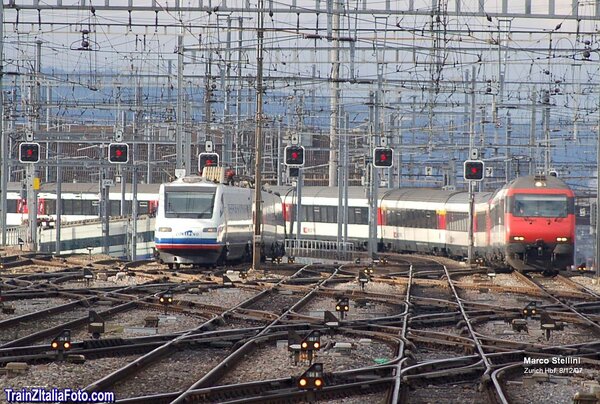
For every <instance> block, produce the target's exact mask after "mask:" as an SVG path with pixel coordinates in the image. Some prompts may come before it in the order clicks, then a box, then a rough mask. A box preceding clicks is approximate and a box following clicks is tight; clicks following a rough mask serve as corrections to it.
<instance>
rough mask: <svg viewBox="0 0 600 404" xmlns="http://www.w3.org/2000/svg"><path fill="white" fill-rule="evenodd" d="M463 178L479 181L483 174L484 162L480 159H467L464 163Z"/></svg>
mask: <svg viewBox="0 0 600 404" xmlns="http://www.w3.org/2000/svg"><path fill="white" fill-rule="evenodd" d="M464 169H465V170H464V178H465V180H467V181H481V180H483V177H484V174H485V164H484V163H483V161H481V160H467V161H465V164H464Z"/></svg>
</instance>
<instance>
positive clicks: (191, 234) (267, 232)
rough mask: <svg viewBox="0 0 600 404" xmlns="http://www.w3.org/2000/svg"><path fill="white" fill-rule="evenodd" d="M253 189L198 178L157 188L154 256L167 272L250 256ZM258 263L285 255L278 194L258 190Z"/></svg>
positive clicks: (183, 179) (246, 258)
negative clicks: (260, 203)
mask: <svg viewBox="0 0 600 404" xmlns="http://www.w3.org/2000/svg"><path fill="white" fill-rule="evenodd" d="M253 201H254V189H252V188H247V187H238V186H233V185H227V184H224V183H221V182H218V183H216V182H214V181H210V180H207V179H204V178H203V177H199V176H188V177H184V178H180V179H178V180H176V181H174V182H172V183H169V184H163V185H161V186H160V190H159V197H158V210H157V214H156V227H155V228H156V231H155V235H154V240H155V248H156V251H155V258H156V259H157V260H158V261H159V262H161V263H164V264H167V265H168V266H169V268H173V267H175V268H179V267H180V265H182V264H183V265H192V266H201V265H222V264H224V263H225V262H228V261H245V260H250V258H251V257H252V240H253V234H254V227H253V224H252V217H253V215H254V209H253ZM262 201H263V204H262V221H261V259H265V258H271V259H273V258H278V257H282V256H283V255H284V253H285V250H284V245H285V233H284V232H285V226H284V221H283V213H282V204H281V199H280V198H279V196H277V195H276V194H273V193H269V192H266V191H263V192H262Z"/></svg>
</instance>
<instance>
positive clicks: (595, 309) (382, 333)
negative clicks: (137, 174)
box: [0, 255, 600, 403]
mask: <svg viewBox="0 0 600 404" xmlns="http://www.w3.org/2000/svg"><path fill="white" fill-rule="evenodd" d="M386 258H387V259H386V260H381V261H379V262H375V263H373V264H370V265H365V264H360V263H358V264H356V263H352V264H343V265H323V264H312V265H305V266H301V265H274V264H273V265H268V266H267V267H266V270H265V271H259V272H260V273H250V274H248V277H247V278H246V279H241V280H239V281H237V280H236V281H234V282H233V284H229V282H224V280H225V278H223V277H222V275H223V274H225V272H226V270H227V269H232V268H221V269H217V271H204V272H188V271H178V272H168V271H164V270H163V269H162V268H160V267H158V266H156V265H154V264H152V263H122V262H116V261H89V260H86V261H87V263H83V265H82V262H77V261H76V259H73V260H71V261H70V260H69V259H68V258H67V259H65V258H61V259H58V260H56V259H51V258H47V257H46V258H43V259H42V258H40V257H33V260H32V258H31V257H29V258H27V259H13V260H7V262H10V263H11V265H10V268H9V270H3V271H2V272H0V274H1V278H0V281H1V283H0V286H1V287H2V296H3V306H4V305H6V306H10V307H12V308H14V312H13V313H2V314H1V315H0V329H2V330H3V334H2V335H3V337H2V338H4V339H5V340H4V342H3V345H2V346H0V382H2V383H3V385H7V386H12V387H14V388H20V387H23V386H26V385H31V383H35V384H36V385H42V386H48V387H59V388H66V387H69V388H84V389H85V390H86V391H88V392H92V391H112V392H115V393H116V397H117V402H123V403H138V402H139V403H141V402H144V403H162V402H189V401H193V402H230V403H236V402H240V403H241V402H281V401H289V402H301V401H319V400H321V401H325V400H327V401H328V402H334V403H335V402H338V401H339V402H344V403H348V402H350V403H352V402H356V403H359V402H364V401H365V400H369V401H375V402H390V403H391V402H394V403H395V402H422V401H423V400H426V399H429V400H435V399H437V400H441V401H444V402H452V400H451V399H450V397H453V400H454V402H468V401H473V402H499V403H508V402H525V401H524V399H523V397H524V393H521V391H526V389H528V388H529V389H532V390H534V391H535V390H536V389H540V386H543V385H545V384H547V383H556V380H559V381H560V380H563V379H556V380H554V379H551V378H556V377H558V376H556V374H550V375H548V374H546V376H548V380H545V379H544V380H542V376H539V375H538V376H536V378H537V379H535V380H534V381H533V382H532V381H531V380H530V376H529V375H527V374H525V373H524V371H525V368H527V363H526V360H527V359H526V358H550V359H551V358H557V357H563V358H573V359H577V360H580V361H581V362H582V363H581V364H577V366H581V368H582V369H583V370H582V374H578V375H575V374H569V375H565V376H561V377H567V376H568V377H570V379H569V380H570V381H571V382H577V381H578V380H579V379H583V378H584V377H586V376H590V377H593V376H594V375H597V372H598V370H597V363H598V362H596V361H598V360H599V359H600V357H598V354H597V352H599V351H600V343H598V342H596V341H597V340H598V332H600V330H599V329H598V328H599V326H598V320H599V319H600V317H599V313H600V303H598V300H599V299H598V295H597V294H596V293H595V292H594V291H592V290H590V289H589V288H587V287H585V286H582V285H580V284H579V283H576V282H574V281H572V280H570V279H568V278H566V277H562V276H559V277H556V278H554V279H548V278H545V279H541V278H537V277H535V276H527V277H524V276H522V275H520V274H514V273H513V274H492V275H488V273H487V271H485V269H475V268H467V267H465V266H461V265H458V264H457V263H453V262H451V261H448V260H442V259H432V258H423V257H418V256H397V255H389V256H387V257H386ZM34 260H35V262H34ZM40 262H42V264H40ZM43 263H46V264H47V265H48V270H47V271H46V272H44V266H43V265H44V264H43ZM86 268H87V269H90V270H91V272H92V273H93V275H94V279H93V280H92V281H88V280H86V279H85V277H84V269H86ZM100 274H101V275H100ZM99 275H100V276H99ZM164 293H169V294H171V295H172V296H173V301H172V303H171V304H169V305H164V304H160V302H159V301H158V298H159V297H160V296H164ZM493 299H496V301H502V302H503V304H501V305H499V304H497V303H496V304H494V300H493ZM531 302H535V304H536V305H535V307H536V308H537V310H538V311H539V312H544V313H546V314H547V315H548V316H550V319H551V320H552V321H554V325H553V326H552V327H554V328H552V329H551V330H550V335H549V336H547V335H546V332H545V331H544V329H543V326H544V324H549V323H548V321H546V320H547V318H546V317H547V316H546V314H545V315H544V320H543V321H542V319H540V318H539V316H536V315H534V316H531V318H529V317H524V316H523V309H524V308H525V307H527V305H528V304H529V303H531ZM340 307H341V310H340V309H339V308H340ZM344 307H347V309H344ZM90 309H95V310H96V312H97V313H99V314H101V317H102V318H103V319H104V321H105V322H106V327H105V328H106V330H105V331H107V332H105V333H103V334H102V335H101V336H100V338H99V339H93V338H91V336H90V333H89V332H87V330H86V329H87V328H88V326H89V321H88V320H89V319H88V317H87V316H86V315H81V314H82V312H78V311H76V310H81V311H85V312H88V311H89V310H90ZM336 309H338V310H336ZM8 311H9V312H10V310H8ZM42 318H44V319H49V318H52V319H54V320H53V322H52V323H48V324H47V325H44V324H46V323H45V322H43V321H42V320H40V319H42ZM148 318H149V319H152V320H155V324H154V325H151V326H147V324H144V322H145V320H148ZM544 321H545V323H544ZM146 322H147V321H146ZM557 322H558V323H557ZM156 323H158V325H156ZM28 324H39V325H40V327H37V329H34V328H35V327H32V326H31V325H28ZM515 325H516V326H515ZM523 326H525V328H526V329H527V331H523V330H522V329H519V330H518V331H517V329H518V328H519V327H521V328H522V327H523ZM546 326H547V325H546ZM561 327H562V329H561ZM65 328H68V329H70V330H71V336H72V340H71V347H70V349H69V350H68V352H60V353H59V352H56V351H53V350H51V349H50V348H49V345H50V341H52V339H53V338H54V337H56V335H57V334H58V333H59V332H61V330H63V329H65ZM4 330H8V331H4ZM11 330H12V331H11ZM15 330H16V331H17V334H18V337H17V338H15V337H12V336H11V335H10V333H11V332H13V333H14V331H15ZM136 332H137V333H139V334H136ZM314 335H318V337H319V345H320V346H319V349H314V350H311V352H310V354H309V353H308V352H306V351H302V349H301V348H298V347H299V346H300V343H301V342H302V341H306V340H308V338H309V337H310V338H314ZM14 363H21V364H25V365H21V366H22V367H25V368H26V370H24V372H25V373H22V374H21V373H17V374H15V373H14V371H11V370H9V369H10V368H11V366H14ZM314 363H318V364H320V366H321V368H320V370H319V372H318V377H319V378H320V379H321V381H322V383H323V384H322V385H321V386H319V388H316V387H315V388H301V387H300V386H299V384H298V383H299V380H300V378H301V377H302V375H303V374H304V372H306V371H307V370H308V369H309V368H310V367H311V365H312V364H314ZM9 364H12V365H9ZM571 368H573V367H571ZM545 369H556V372H560V370H559V369H566V367H565V366H563V367H560V366H554V367H552V366H548V367H546V368H545ZM2 371H4V373H5V374H4V375H2ZM548 372H550V370H548ZM544 377H545V376H544ZM531 383H535V384H533V385H532V384H531ZM572 384H573V383H572ZM575 384H577V383H575ZM524 385H525V386H528V387H526V388H525V387H523V386H524ZM515 386H516V387H515ZM532 386H533V387H532ZM546 387H547V386H546ZM547 389H548V388H547ZM540 390H541V391H542V392H541V393H538V394H540V395H541V394H543V390H544V389H540ZM548 390H549V391H551V392H552V391H553V390H552V389H548ZM571 390H572V389H571ZM571 390H569V392H571ZM557 394H558V393H557ZM565 394H566V393H565ZM569 394H570V393H569ZM534 402H535V400H534ZM539 402H542V401H541V400H540V401H539Z"/></svg>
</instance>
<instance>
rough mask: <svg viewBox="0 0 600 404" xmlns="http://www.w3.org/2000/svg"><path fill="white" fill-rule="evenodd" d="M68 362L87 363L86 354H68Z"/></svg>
mask: <svg viewBox="0 0 600 404" xmlns="http://www.w3.org/2000/svg"><path fill="white" fill-rule="evenodd" d="M66 360H67V362H69V363H76V364H79V365H80V364H82V363H85V360H86V359H85V356H84V355H67V359H66Z"/></svg>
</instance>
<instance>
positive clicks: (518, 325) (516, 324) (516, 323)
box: [511, 318, 529, 332]
mask: <svg viewBox="0 0 600 404" xmlns="http://www.w3.org/2000/svg"><path fill="white" fill-rule="evenodd" d="M511 325H512V329H513V331H516V332H521V331H523V332H529V329H528V328H527V320H523V319H521V318H514V319H513V320H512V321H511Z"/></svg>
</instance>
